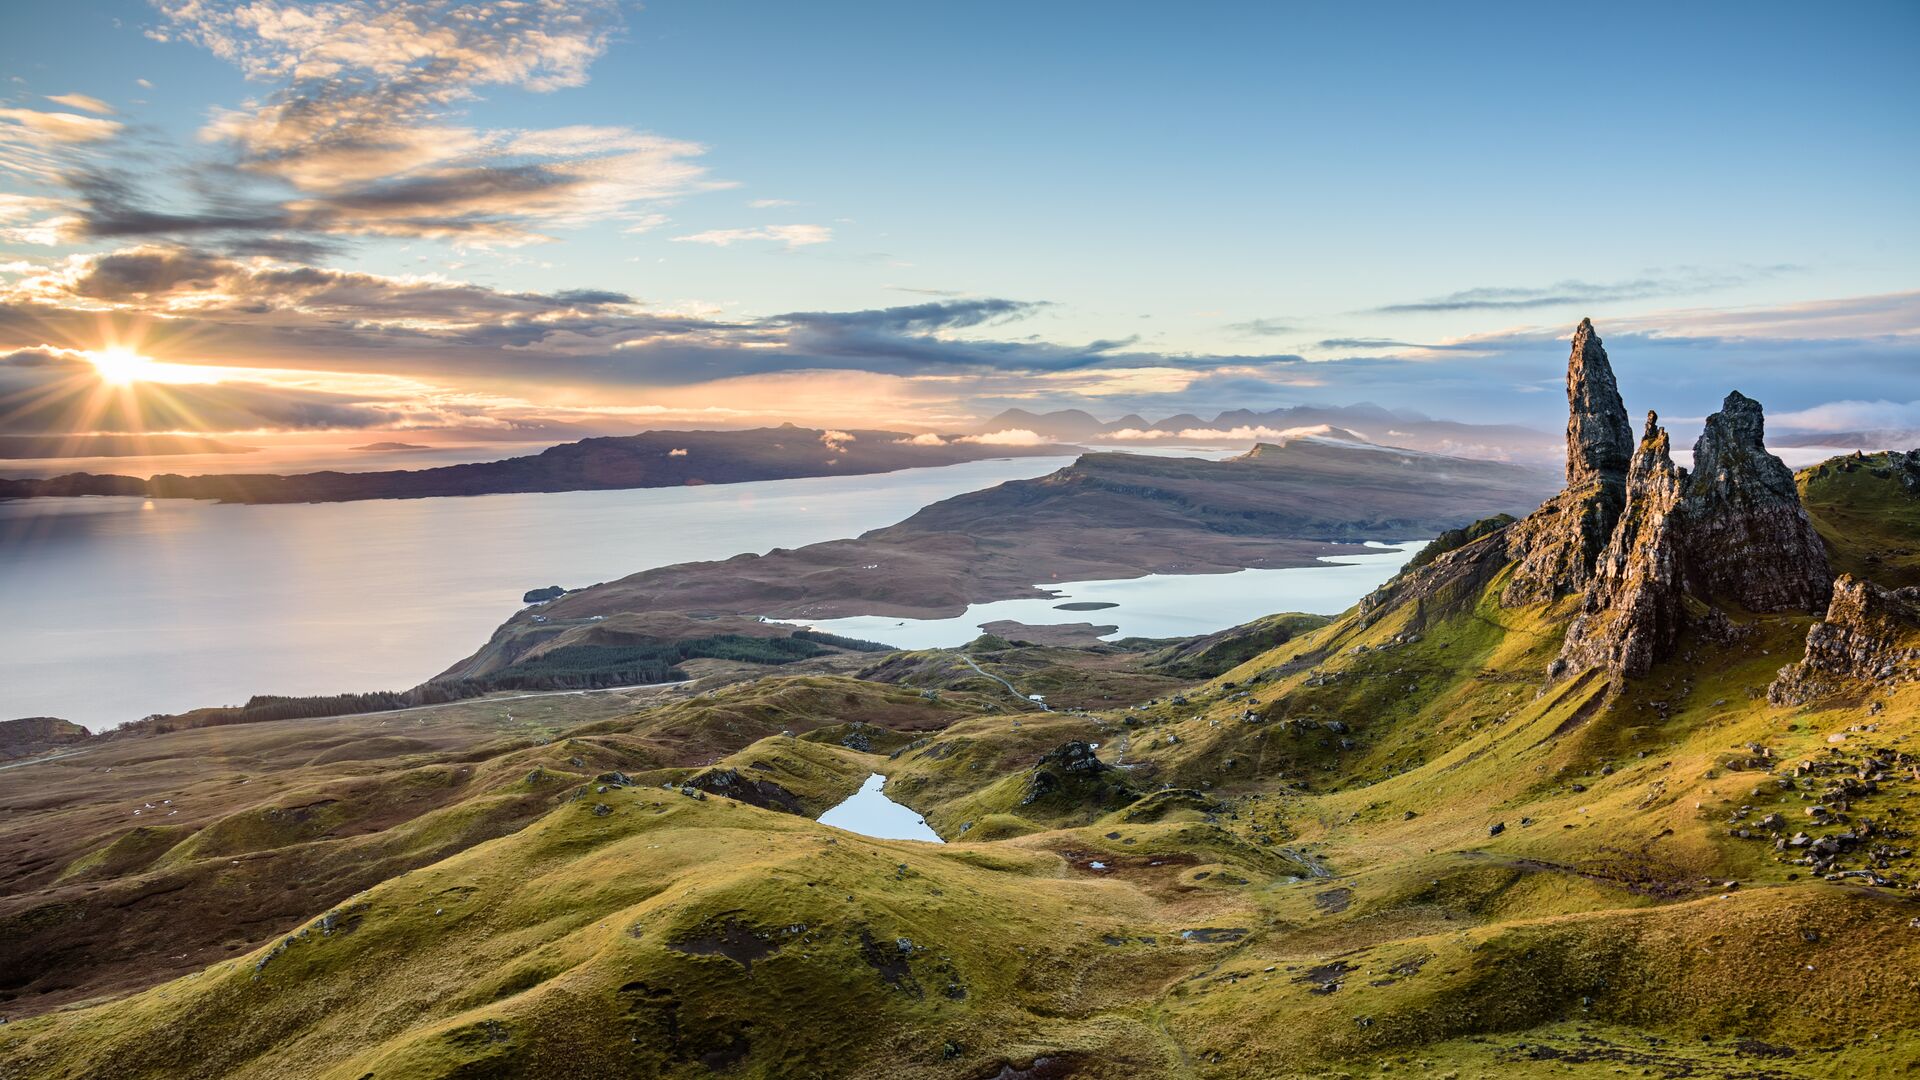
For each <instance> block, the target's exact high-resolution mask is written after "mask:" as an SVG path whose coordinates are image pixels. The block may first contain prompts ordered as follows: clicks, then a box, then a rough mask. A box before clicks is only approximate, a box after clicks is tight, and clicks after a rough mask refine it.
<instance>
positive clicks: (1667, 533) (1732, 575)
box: [1502, 321, 1833, 681]
mask: <svg viewBox="0 0 1920 1080" xmlns="http://www.w3.org/2000/svg"><path fill="white" fill-rule="evenodd" d="M1567 401H1568V405H1569V417H1568V421H1567V488H1566V490H1565V491H1562V492H1561V493H1560V494H1559V495H1557V496H1555V497H1554V498H1553V499H1552V500H1550V501H1548V502H1547V504H1546V505H1544V506H1542V507H1541V508H1540V509H1539V510H1537V511H1535V512H1534V513H1533V514H1532V515H1530V516H1529V517H1528V518H1526V519H1525V520H1524V521H1521V522H1519V523H1518V524H1516V525H1514V526H1513V527H1511V528H1510V529H1508V530H1507V534H1508V540H1507V554H1508V556H1509V558H1510V559H1511V560H1512V561H1513V562H1514V563H1515V564H1516V566H1515V569H1514V572H1513V577H1512V579H1511V580H1510V581H1509V583H1508V585H1507V587H1506V589H1505V590H1504V593H1503V596H1502V599H1503V601H1504V602H1505V603H1507V604H1509V605H1518V604H1531V603H1541V602H1546V601H1552V600H1556V599H1558V598H1560V597H1562V596H1565V595H1567V594H1569V593H1573V592H1582V593H1584V596H1583V597H1582V600H1581V605H1580V611H1579V614H1578V615H1577V616H1575V618H1574V621H1573V622H1572V624H1571V625H1570V626H1569V627H1568V631H1567V636H1566V641H1565V643H1564V645H1563V647H1562V650H1561V653H1560V656H1559V658H1558V659H1556V660H1555V661H1554V663H1553V666H1552V669H1551V671H1550V673H1549V674H1550V676H1551V677H1556V678H1557V677H1559V676H1561V675H1570V674H1577V673H1579V672H1581V671H1586V670H1588V669H1591V668H1603V669H1605V670H1606V671H1607V673H1608V675H1609V676H1610V677H1611V678H1612V679H1614V680H1615V681H1618V680H1620V679H1622V678H1632V677H1636V676H1639V675H1644V674H1646V672H1647V671H1648V670H1649V669H1650V668H1651V667H1652V666H1653V664H1654V663H1655V662H1656V661H1658V660H1660V659H1661V658H1662V657H1664V656H1666V655H1668V654H1669V653H1670V652H1671V651H1672V650H1673V648H1674V646H1675V643H1676V642H1677V641H1678V640H1679V637H1680V634H1681V631H1682V630H1684V629H1685V628H1686V627H1687V626H1688V625H1689V622H1690V621H1695V622H1698V623H1700V624H1701V625H1703V626H1704V625H1712V626H1716V627H1724V626H1725V625H1726V616H1725V615H1724V614H1723V613H1721V612H1720V611H1718V610H1717V609H1716V608H1715V607H1714V606H1713V605H1715V604H1731V605H1738V606H1739V607H1742V608H1744V609H1746V610H1748V611H1755V612H1776V611H1818V610H1820V609H1821V608H1822V607H1823V606H1824V605H1825V604H1826V603H1827V600H1828V597H1829V596H1830V595H1831V592H1832V582H1833V573H1832V571H1831V570H1830V569H1829V567H1828V565H1827V558H1826V553H1825V550H1824V548H1823V547H1822V544H1821V541H1820V537H1819V534H1818V533H1816V532H1815V531H1814V528H1813V524H1812V522H1811V521H1810V520H1809V519H1808V517H1807V513H1806V509H1805V508H1804V507H1803V506H1801V504H1800V496H1799V492H1798V491H1797V490H1796V489H1795V487H1794V479H1793V473H1792V472H1791V471H1789V470H1788V469H1787V467H1786V466H1785V465H1784V464H1782V463H1781V461H1780V459H1779V458H1776V457H1774V456H1773V455H1772V454H1769V453H1767V450H1766V446H1765V440H1764V435H1765V431H1766V424H1765V418H1764V415H1763V413H1762V410H1761V408H1760V403H1759V402H1757V401H1754V400H1753V399H1752V398H1749V397H1747V396H1746V395H1744V394H1741V393H1739V392H1738V391H1735V392H1734V393H1732V394H1729V395H1727V399H1726V401H1725V403H1724V404H1723V405H1722V407H1721V409H1720V411H1719V412H1717V413H1714V414H1713V415H1712V416H1710V417H1708V418H1707V423H1706V428H1705V430H1704V431H1703V432H1702V433H1701V435H1700V439H1699V441H1698V442H1697V443H1695V444H1694V464H1695V468H1694V470H1693V471H1692V472H1691V473H1689V472H1688V471H1687V470H1685V469H1682V468H1680V467H1679V466H1677V465H1675V464H1674V462H1673V456H1672V453H1671V449H1670V446H1669V440H1668V437H1667V432H1666V430H1665V429H1664V428H1661V427H1660V426H1659V423H1658V417H1656V416H1655V415H1654V414H1652V413H1648V414H1647V423H1646V429H1645V433H1644V434H1643V435H1642V437H1641V439H1640V442H1639V445H1638V447H1637V448H1636V449H1632V450H1631V451H1629V450H1628V449H1627V447H1628V445H1629V444H1628V442H1627V437H1626V431H1627V428H1626V416H1625V413H1624V410H1622V408H1621V406H1620V392H1619V388H1618V386H1617V384H1616V383H1615V381H1614V377H1613V369H1612V367H1611V366H1610V364H1609V362H1608V360H1607V354H1606V350H1605V349H1603V348H1601V346H1600V339H1599V337H1598V336H1597V335H1596V334H1594V332H1593V325H1592V323H1590V322H1586V321H1582V322H1581V324H1580V326H1579V328H1578V329H1577V330H1575V331H1574V336H1573V352H1572V355H1571V357H1570V358H1569V360H1568V366H1567ZM1690 613H1691V614H1690Z"/></svg>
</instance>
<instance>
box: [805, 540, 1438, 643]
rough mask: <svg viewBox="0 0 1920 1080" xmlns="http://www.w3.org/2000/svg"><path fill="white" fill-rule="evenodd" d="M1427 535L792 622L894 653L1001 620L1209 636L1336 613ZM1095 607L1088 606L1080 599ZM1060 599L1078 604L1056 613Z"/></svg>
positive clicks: (961, 639)
mask: <svg viewBox="0 0 1920 1080" xmlns="http://www.w3.org/2000/svg"><path fill="white" fill-rule="evenodd" d="M1424 545H1425V541H1421V540H1412V541H1407V542H1405V543H1396V544H1383V543H1379V542H1377V541H1368V542H1367V545H1366V546H1367V547H1369V548H1373V549H1375V550H1373V551H1370V552H1367V553H1365V554H1354V555H1330V556H1326V557H1324V558H1322V559H1321V560H1320V563H1319V565H1316V566H1295V567H1288V568H1286V569H1281V570H1241V571H1238V572H1235V573H1231V574H1149V575H1147V576H1146V577H1137V578H1122V579H1118V580H1111V581H1070V582H1063V583H1059V584H1053V585H1050V586H1048V587H1049V588H1051V589H1053V590H1055V591H1057V592H1058V594H1059V595H1057V596H1052V597H1046V598H1041V599H1027V600H996V601H993V602H992V603H986V604H974V605H973V606H971V607H969V608H968V609H967V612H966V614H964V615H960V616H957V617H955V618H951V619H896V618H891V617H887V616H875V615H857V616H854V617H851V618H845V619H811V620H791V621H795V622H801V623H803V624H804V625H806V626H811V627H813V628H814V629H816V630H824V631H826V632H828V633H831V634H843V635H845V636H847V637H854V638H861V639H864V640H867V641H878V642H883V643H885V644H888V645H892V646H894V647H896V648H901V649H949V648H954V647H956V646H960V645H965V644H966V643H967V642H969V641H972V640H973V639H974V638H976V637H979V636H980V627H981V626H982V625H984V624H986V623H990V622H997V621H999V620H1001V619H1011V620H1013V621H1015V622H1021V623H1026V624H1028V625H1032V626H1047V625H1054V624H1059V623H1074V622H1092V623H1094V624H1096V625H1100V626H1115V627H1118V629H1116V630H1114V631H1113V632H1111V633H1109V634H1107V635H1105V636H1106V637H1107V638H1108V639H1110V640H1111V639H1114V638H1123V637H1148V638H1168V637H1192V636H1195V635H1198V634H1211V633H1213V632H1215V631H1217V630H1225V629H1227V628H1228V627H1230V626H1238V625H1240V624H1241V623H1244V622H1251V621H1252V620H1254V619H1258V618H1260V617H1261V616H1263V615H1272V614H1274V613H1276V612H1281V611H1306V612H1312V613H1315V614H1320V615H1336V614H1338V613H1340V612H1342V611H1345V610H1346V609H1347V608H1349V607H1352V606H1353V604H1354V602H1355V601H1357V600H1359V599H1360V598H1361V597H1363V596H1365V595H1367V594H1368V593H1370V592H1372V591H1373V590H1374V589H1376V588H1379V587H1380V586H1381V585H1384V584H1386V582H1387V579H1389V578H1391V577H1393V575H1394V574H1395V573H1396V572H1398V571H1399V569H1400V567H1402V566H1403V565H1405V564H1406V562H1407V560H1408V559H1411V558H1413V556H1414V554H1415V553H1416V552H1418V551H1419V550H1420V549H1421V547H1423V546H1424ZM1094 604H1098V605H1100V606H1099V607H1098V608H1091V607H1088V606H1087V605H1094ZM1063 605H1072V606H1075V607H1080V608H1081V610H1080V611H1078V612H1075V611H1073V610H1071V609H1070V608H1069V610H1066V611H1063V610H1061V608H1062V607H1063Z"/></svg>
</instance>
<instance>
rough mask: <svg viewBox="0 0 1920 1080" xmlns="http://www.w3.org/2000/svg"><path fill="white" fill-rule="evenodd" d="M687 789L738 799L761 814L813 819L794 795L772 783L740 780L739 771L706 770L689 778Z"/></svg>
mask: <svg viewBox="0 0 1920 1080" xmlns="http://www.w3.org/2000/svg"><path fill="white" fill-rule="evenodd" d="M687 786H688V787H691V788H695V789H698V790H700V791H706V792H711V793H713V794H715V795H720V796H723V797H725V798H728V799H737V800H739V801H740V802H743V803H746V804H747V805H749V806H758V807H760V808H762V809H764V810H779V811H783V812H785V813H789V814H799V815H801V816H803V817H810V816H812V815H810V814H808V813H807V811H806V809H805V808H804V807H802V806H801V805H800V800H799V799H797V798H795V797H794V794H793V792H791V791H788V790H787V789H786V788H784V787H781V786H780V785H779V784H776V783H774V782H773V781H771V780H759V779H750V778H748V777H745V776H742V775H740V770H738V769H722V768H714V769H705V770H702V771H701V772H699V773H697V774H695V775H694V776H692V777H689V778H688V780H687Z"/></svg>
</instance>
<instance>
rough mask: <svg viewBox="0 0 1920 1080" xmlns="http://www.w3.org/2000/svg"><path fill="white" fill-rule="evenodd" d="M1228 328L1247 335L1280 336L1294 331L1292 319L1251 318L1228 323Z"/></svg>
mask: <svg viewBox="0 0 1920 1080" xmlns="http://www.w3.org/2000/svg"><path fill="white" fill-rule="evenodd" d="M1227 329H1228V330H1231V331H1233V332H1234V333H1236V334H1243V335H1245V336H1247V337H1279V336H1280V335H1281V334H1291V333H1293V332H1294V329H1295V328H1294V326H1293V320H1291V319H1249V320H1247V321H1246V322H1237V323H1228V324H1227Z"/></svg>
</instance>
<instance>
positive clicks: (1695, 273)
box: [1372, 264, 1800, 315]
mask: <svg viewBox="0 0 1920 1080" xmlns="http://www.w3.org/2000/svg"><path fill="white" fill-rule="evenodd" d="M1799 269H1800V268H1799V267H1796V266H1790V265H1786V264H1781V265H1776V266H1758V267H1748V268H1745V269H1742V270H1737V271H1712V270H1703V269H1698V268H1683V269H1681V270H1680V271H1678V272H1675V273H1669V274H1664V275H1661V274H1650V275H1646V276H1643V277H1638V278H1633V279H1631V280H1627V281H1615V282H1591V281H1580V280H1567V281H1561V282H1557V283H1555V284H1553V285H1549V286H1545V287H1514V286H1481V287H1478V288H1472V289H1462V290H1460V291H1459V292H1453V293H1448V294H1447V295H1445V296H1440V297H1434V298H1432V299H1428V300H1417V301H1413V302H1410V303H1402V304H1388V305H1386V306H1384V307H1377V308H1374V309H1372V310H1373V313H1374V314H1379V315H1405V314H1413V313H1422V312H1445V311H1521V310H1526V309H1529V308H1544V307H1559V306H1565V305H1569V304H1605V303H1617V302H1620V301H1627V300H1647V299H1652V298H1654V297H1661V296H1678V295H1687V294H1692V293H1703V292H1711V291H1714V290H1716V289H1726V288H1732V287H1734V286H1737V285H1745V284H1748V283H1750V282H1753V281H1760V280H1764V279H1767V278H1773V277H1778V276H1780V275H1782V274H1787V273H1792V272H1795V271H1797V270H1799Z"/></svg>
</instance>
